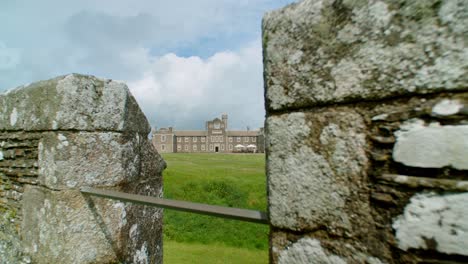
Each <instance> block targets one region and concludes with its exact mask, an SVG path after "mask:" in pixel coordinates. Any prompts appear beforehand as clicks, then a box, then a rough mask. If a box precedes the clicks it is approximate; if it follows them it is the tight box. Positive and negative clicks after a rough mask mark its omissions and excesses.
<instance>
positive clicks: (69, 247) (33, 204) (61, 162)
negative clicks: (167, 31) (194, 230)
mask: <svg viewBox="0 0 468 264" xmlns="http://www.w3.org/2000/svg"><path fill="white" fill-rule="evenodd" d="M149 132H150V126H149V124H148V121H147V120H146V117H145V116H144V115H143V113H142V112H141V110H140V109H139V107H138V105H137V103H136V101H135V99H134V98H133V96H132V95H131V94H130V93H129V91H128V88H127V87H126V85H125V84H123V83H119V82H115V81H112V80H105V79H98V78H95V77H92V76H83V75H77V74H72V75H68V76H62V77H58V78H55V79H51V80H47V81H41V82H37V83H34V84H30V85H27V86H24V87H18V88H16V89H14V90H11V91H8V92H6V93H5V94H2V95H0V223H1V224H0V263H119V262H126V263H161V262H162V211H161V210H160V209H155V208H149V207H143V206H136V205H132V204H125V203H121V202H117V201H112V200H108V199H101V198H92V197H88V196H84V195H82V194H81V193H80V192H79V188H80V187H82V186H91V187H97V188H104V189H112V190H119V191H124V192H129V193H136V194H144V195H152V196H158V197H160V196H162V177H161V173H162V170H163V169H164V168H165V163H164V161H163V160H162V158H161V157H160V156H159V154H158V153H157V152H156V151H155V149H154V148H153V146H152V144H151V142H150V141H149V140H148V138H147V136H148V133H149Z"/></svg>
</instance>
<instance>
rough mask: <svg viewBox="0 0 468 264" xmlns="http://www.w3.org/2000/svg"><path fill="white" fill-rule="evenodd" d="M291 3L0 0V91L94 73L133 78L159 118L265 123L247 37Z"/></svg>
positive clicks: (196, 123) (255, 53)
mask: <svg viewBox="0 0 468 264" xmlns="http://www.w3.org/2000/svg"><path fill="white" fill-rule="evenodd" d="M289 2H292V0H197V1H192V0H174V1H161V0H159V1H154V0H141V1H126V0H100V1H95V0H83V1H62V0H42V1H28V0H6V1H5V0H1V1H0V24H1V25H2V26H0V37H1V39H0V41H4V42H5V44H6V45H1V44H0V91H1V90H3V89H8V88H11V87H15V86H19V85H21V84H24V83H31V82H35V81H38V80H41V79H48V78H53V77H55V76H58V75H64V74H69V73H71V72H76V73H83V74H92V75H96V76H99V77H103V78H112V79H118V80H124V81H126V82H130V83H131V86H132V87H137V88H132V89H133V90H134V93H135V95H136V97H137V98H138V100H139V101H140V103H141V104H142V106H143V108H144V109H145V112H146V113H147V114H148V117H149V119H150V120H151V122H152V123H153V124H158V126H161V125H175V126H177V127H180V128H195V127H197V128H203V124H204V123H203V122H204V121H205V120H206V119H209V118H212V117H214V116H215V115H219V114H220V113H222V112H227V113H228V114H229V115H230V123H231V124H232V125H233V126H234V127H239V128H245V126H247V125H250V126H251V127H255V126H261V123H262V120H263V112H264V110H263V91H262V90H263V88H262V70H261V68H262V67H261V51H260V43H259V41H258V40H257V41H256V42H255V43H248V44H246V43H247V42H248V41H250V40H252V39H255V38H259V37H260V21H261V17H262V15H263V14H264V13H265V12H266V11H267V10H271V9H274V8H278V7H280V6H284V5H285V4H287V3H289ZM229 49H230V50H233V51H228V50H229ZM171 52H172V53H171ZM190 55H196V56H193V57H188V56H190Z"/></svg>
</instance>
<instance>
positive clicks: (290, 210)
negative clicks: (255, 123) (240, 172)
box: [266, 111, 369, 233]
mask: <svg viewBox="0 0 468 264" xmlns="http://www.w3.org/2000/svg"><path fill="white" fill-rule="evenodd" d="M266 123H267V128H266V129H267V133H268V135H269V137H268V139H267V148H268V150H269V152H268V158H267V173H268V175H275V177H270V178H269V185H268V186H269V197H268V201H269V206H270V221H271V223H272V224H273V225H274V226H276V227H279V228H288V229H291V230H307V229H316V228H319V227H321V226H326V227H327V228H328V229H330V231H331V232H337V233H343V232H348V233H350V232H352V225H351V222H352V221H353V219H355V218H356V215H358V214H359V215H366V214H368V213H369V208H368V206H367V204H366V203H365V199H366V197H365V196H364V197H363V196H360V194H359V190H361V189H364V188H366V185H365V182H366V174H365V171H366V169H367V157H366V154H365V131H364V124H363V120H362V118H361V117H360V116H359V115H358V114H356V113H352V112H340V111H326V112H314V113H308V112H307V113H291V114H287V115H279V116H272V117H269V118H268V120H267V122H266ZM360 219H361V217H360Z"/></svg>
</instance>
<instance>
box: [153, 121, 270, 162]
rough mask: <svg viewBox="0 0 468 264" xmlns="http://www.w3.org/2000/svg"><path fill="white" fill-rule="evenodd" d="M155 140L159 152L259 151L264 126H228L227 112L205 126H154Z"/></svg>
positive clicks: (262, 150)
mask: <svg viewBox="0 0 468 264" xmlns="http://www.w3.org/2000/svg"><path fill="white" fill-rule="evenodd" d="M152 140H153V144H154V146H155V147H156V149H157V150H158V151H159V152H160V153H173V152H183V153H187V152H197V153H203V152H213V153H216V152H221V153H235V152H239V153H242V152H246V153H249V152H250V153H258V152H264V151H265V146H264V145H265V143H264V135H263V128H261V129H260V130H256V131H247V130H244V131H233V130H228V116H227V115H222V117H221V119H219V118H215V119H213V120H211V121H207V122H206V124H205V130H180V131H177V130H175V129H173V128H172V127H168V128H160V129H158V130H156V129H153V139H152Z"/></svg>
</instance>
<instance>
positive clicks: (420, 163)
mask: <svg viewBox="0 0 468 264" xmlns="http://www.w3.org/2000/svg"><path fill="white" fill-rule="evenodd" d="M396 135H397V139H396V143H395V146H394V148H393V159H394V160H395V161H397V162H401V163H403V164H405V165H407V166H412V167H421V168H442V167H445V166H451V167H453V168H455V169H459V170H467V169H468V158H467V157H468V125H458V126H451V125H447V126H441V125H439V124H437V123H434V124H430V125H428V126H426V125H425V124H424V122H423V121H422V120H419V121H417V120H416V121H414V120H413V121H412V122H409V123H407V124H404V125H403V126H402V129H401V130H400V131H397V133H396Z"/></svg>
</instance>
